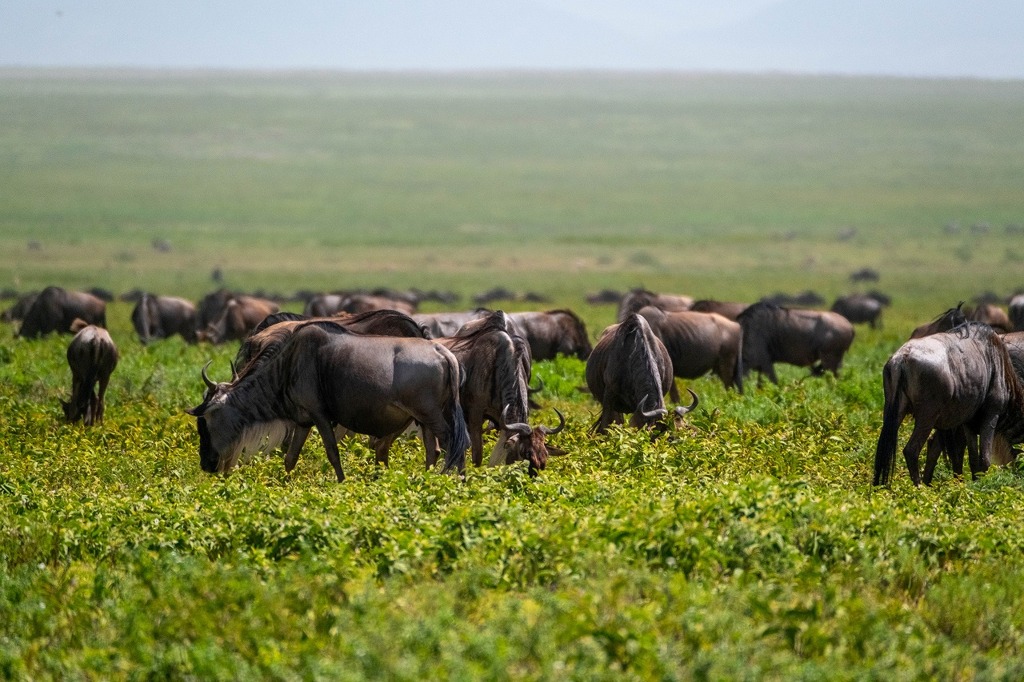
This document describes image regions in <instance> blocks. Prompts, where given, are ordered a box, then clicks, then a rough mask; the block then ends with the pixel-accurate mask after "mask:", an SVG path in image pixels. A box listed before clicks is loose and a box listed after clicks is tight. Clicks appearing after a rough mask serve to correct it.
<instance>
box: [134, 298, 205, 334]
mask: <svg viewBox="0 0 1024 682" xmlns="http://www.w3.org/2000/svg"><path fill="white" fill-rule="evenodd" d="M196 316H197V312H196V306H195V304H194V303H192V301H189V300H186V299H184V298H178V297H177V296H156V295H154V294H149V293H143V294H142V296H140V297H139V301H138V303H136V304H135V308H133V309H132V326H133V327H135V333H136V334H138V335H139V341H141V342H142V343H143V344H147V343H149V342H150V341H151V340H153V339H166V338H169V337H171V336H174V335H175V334H180V335H181V338H183V339H185V340H186V341H187V342H189V343H195V342H196V341H197V338H196Z"/></svg>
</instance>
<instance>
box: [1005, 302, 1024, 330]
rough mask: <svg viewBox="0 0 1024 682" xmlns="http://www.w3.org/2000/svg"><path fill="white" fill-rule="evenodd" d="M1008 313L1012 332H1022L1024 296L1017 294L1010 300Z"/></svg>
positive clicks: (1023, 327) (1023, 326)
mask: <svg viewBox="0 0 1024 682" xmlns="http://www.w3.org/2000/svg"><path fill="white" fill-rule="evenodd" d="M1008 312H1009V318H1010V323H1011V324H1012V325H1013V331H1015V332H1021V331H1024V294H1017V295H1016V296H1014V297H1013V298H1011V299H1010V305H1009V308H1008Z"/></svg>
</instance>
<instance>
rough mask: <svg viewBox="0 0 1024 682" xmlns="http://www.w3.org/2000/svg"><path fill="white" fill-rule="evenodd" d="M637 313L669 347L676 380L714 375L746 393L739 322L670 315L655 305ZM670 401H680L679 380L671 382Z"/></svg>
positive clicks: (690, 313)
mask: <svg viewBox="0 0 1024 682" xmlns="http://www.w3.org/2000/svg"><path fill="white" fill-rule="evenodd" d="M637 314H638V315H640V316H641V317H643V318H644V319H645V320H647V323H648V324H649V325H650V326H651V329H652V330H653V331H654V334H655V335H656V336H657V337H658V338H659V339H661V342H662V343H663V344H665V349H666V350H668V355H669V358H671V359H672V374H673V376H674V377H679V378H681V379H696V378H698V377H702V376H704V375H705V374H707V373H708V372H714V373H715V374H716V375H717V376H718V378H719V379H721V380H722V384H724V385H725V387H726V388H731V387H733V386H735V387H736V390H737V391H739V392H740V393H743V330H742V329H741V328H740V325H739V323H738V322H733V321H732V320H730V319H727V318H725V317H722V316H721V315H719V314H717V313H696V312H693V311H692V310H684V311H683V312H679V313H666V312H665V311H664V310H661V309H660V308H654V307H651V306H647V307H644V308H641V309H640V312H639V313H637ZM669 398H670V399H671V400H672V401H673V402H679V389H678V388H677V387H676V382H675V379H672V380H671V381H670V382H669Z"/></svg>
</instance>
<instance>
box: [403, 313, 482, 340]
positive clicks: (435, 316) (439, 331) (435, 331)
mask: <svg viewBox="0 0 1024 682" xmlns="http://www.w3.org/2000/svg"><path fill="white" fill-rule="evenodd" d="M490 312H491V311H490V310H487V309H486V308H477V309H476V310H472V311H469V312H461V313H416V314H415V315H413V316H412V319H414V320H416V321H417V322H419V323H420V324H422V325H423V326H424V327H426V329H427V333H428V334H429V335H430V338H432V339H439V338H441V337H443V336H455V334H456V333H457V332H458V331H459V330H460V329H461V328H462V326H463V325H464V324H466V323H467V322H469V321H471V320H477V319H480V318H481V317H484V316H486V315H488V314H489V313H490Z"/></svg>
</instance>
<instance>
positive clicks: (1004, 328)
mask: <svg viewBox="0 0 1024 682" xmlns="http://www.w3.org/2000/svg"><path fill="white" fill-rule="evenodd" d="M964 315H966V316H967V319H968V320H970V321H972V322H983V323H985V324H987V325H988V326H990V327H992V328H993V329H995V330H996V331H997V332H999V333H1000V334H1005V333H1006V332H1012V331H1013V324H1012V323H1011V322H1010V317H1009V315H1007V314H1006V311H1005V310H1003V309H1002V308H1000V307H999V306H997V305H993V304H992V303H979V304H978V305H976V306H975V307H973V308H970V309H968V310H965V311H964Z"/></svg>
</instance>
